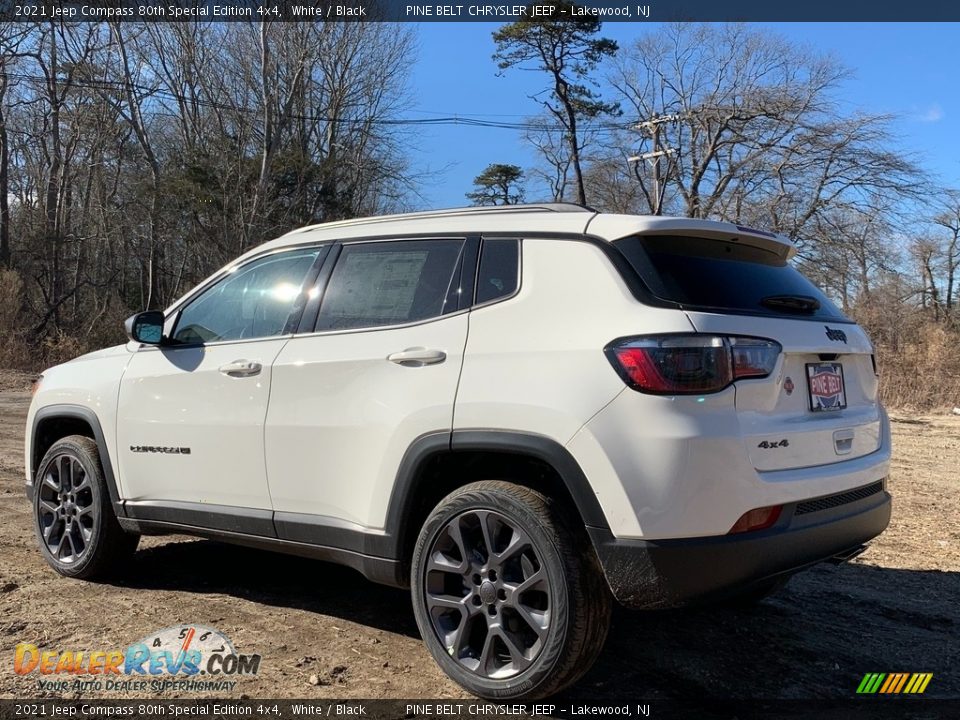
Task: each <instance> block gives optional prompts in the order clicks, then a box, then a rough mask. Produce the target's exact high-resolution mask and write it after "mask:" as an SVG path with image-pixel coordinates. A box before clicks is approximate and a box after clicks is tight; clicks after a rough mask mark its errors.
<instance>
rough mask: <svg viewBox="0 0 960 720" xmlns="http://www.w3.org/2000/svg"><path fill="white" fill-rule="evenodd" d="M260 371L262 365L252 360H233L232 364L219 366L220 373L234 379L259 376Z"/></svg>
mask: <svg viewBox="0 0 960 720" xmlns="http://www.w3.org/2000/svg"><path fill="white" fill-rule="evenodd" d="M261 370H263V365H261V364H260V363H258V362H254V361H252V360H234V361H233V362H229V363H227V364H226V365H221V366H220V372H222V373H223V374H224V375H227V376H229V377H236V378H240V377H250V376H251V375H259V374H260V371H261Z"/></svg>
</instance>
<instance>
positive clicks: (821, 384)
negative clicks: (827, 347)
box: [807, 363, 847, 412]
mask: <svg viewBox="0 0 960 720" xmlns="http://www.w3.org/2000/svg"><path fill="white" fill-rule="evenodd" d="M807 388H808V389H809V390H810V409H811V410H812V411H813V412H829V411H832V410H843V409H844V408H845V407H846V406H847V393H846V391H845V390H844V386H843V365H841V364H840V363H808V364H807Z"/></svg>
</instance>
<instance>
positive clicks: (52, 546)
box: [37, 455, 97, 564]
mask: <svg viewBox="0 0 960 720" xmlns="http://www.w3.org/2000/svg"><path fill="white" fill-rule="evenodd" d="M38 492H39V495H40V497H39V498H38V499H37V519H38V521H39V523H40V535H41V537H42V538H43V542H44V544H45V545H46V547H47V550H48V551H49V552H50V554H51V555H52V556H53V557H54V558H55V559H56V560H57V561H59V562H61V563H66V564H73V563H75V562H77V561H79V560H80V559H81V558H83V557H84V555H85V554H86V553H87V551H88V550H89V549H90V546H91V544H92V542H93V531H94V526H95V523H96V519H97V518H96V512H97V511H96V503H95V498H94V494H93V482H92V479H91V477H90V475H89V474H88V473H87V471H86V469H85V468H84V467H83V465H82V464H81V463H80V462H79V461H78V460H77V459H76V458H74V457H72V456H70V455H58V456H56V457H55V458H53V459H52V460H51V461H50V462H49V463H48V464H47V466H46V471H45V472H44V474H43V477H42V478H41V479H40V484H39V486H38Z"/></svg>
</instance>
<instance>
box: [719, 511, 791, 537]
mask: <svg viewBox="0 0 960 720" xmlns="http://www.w3.org/2000/svg"><path fill="white" fill-rule="evenodd" d="M782 511H783V505H771V506H769V507H762V508H756V509H755V510H748V511H747V512H745V513H744V514H743V515H741V516H740V519H739V520H737V521H736V522H735V523H734V524H733V527H732V528H730V531H729V532H728V533H727V535H736V534H737V533H743V532H751V531H753V530H766V529H767V528H768V527H771V526H772V525H773V524H774V523H775V522H777V520H778V519H779V518H780V513H781V512H782Z"/></svg>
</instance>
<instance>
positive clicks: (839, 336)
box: [824, 325, 847, 342]
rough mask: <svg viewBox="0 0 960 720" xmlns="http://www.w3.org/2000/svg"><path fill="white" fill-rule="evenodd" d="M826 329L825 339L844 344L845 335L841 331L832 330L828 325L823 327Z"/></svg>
mask: <svg viewBox="0 0 960 720" xmlns="http://www.w3.org/2000/svg"><path fill="white" fill-rule="evenodd" d="M824 327H825V328H826V329H827V338H828V339H830V340H836V341H837V342H846V341H847V334H846V333H845V332H844V331H843V330H834V329H833V328H832V327H830V326H829V325H824Z"/></svg>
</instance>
